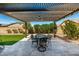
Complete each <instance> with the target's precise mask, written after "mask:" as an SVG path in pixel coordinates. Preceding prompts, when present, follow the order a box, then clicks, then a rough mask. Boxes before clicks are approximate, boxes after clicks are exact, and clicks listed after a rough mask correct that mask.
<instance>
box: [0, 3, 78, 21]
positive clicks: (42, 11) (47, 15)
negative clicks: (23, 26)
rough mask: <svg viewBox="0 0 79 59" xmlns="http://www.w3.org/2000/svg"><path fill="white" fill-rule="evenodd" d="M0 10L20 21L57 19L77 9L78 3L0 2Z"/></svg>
mask: <svg viewBox="0 0 79 59" xmlns="http://www.w3.org/2000/svg"><path fill="white" fill-rule="evenodd" d="M0 11H2V12H1V13H4V14H6V15H8V16H11V17H13V18H16V19H19V20H22V21H57V20H60V19H61V18H65V17H66V16H68V15H72V14H73V13H75V12H76V11H79V4H78V3H15V4H14V3H13V4H10V3H9V4H0Z"/></svg>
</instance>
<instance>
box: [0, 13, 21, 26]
mask: <svg viewBox="0 0 79 59" xmlns="http://www.w3.org/2000/svg"><path fill="white" fill-rule="evenodd" d="M16 22H19V20H16V19H14V18H12V17H9V16H6V15H4V14H0V24H3V25H7V24H11V23H16Z"/></svg>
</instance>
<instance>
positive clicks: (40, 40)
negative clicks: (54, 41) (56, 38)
mask: <svg viewBox="0 0 79 59" xmlns="http://www.w3.org/2000/svg"><path fill="white" fill-rule="evenodd" d="M31 39H32V45H33V44H34V43H36V46H37V49H38V51H40V52H45V51H46V48H47V47H48V43H49V40H50V39H51V36H47V35H42V34H37V35H31Z"/></svg>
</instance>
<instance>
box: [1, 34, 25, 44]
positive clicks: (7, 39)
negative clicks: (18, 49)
mask: <svg viewBox="0 0 79 59" xmlns="http://www.w3.org/2000/svg"><path fill="white" fill-rule="evenodd" d="M23 37H24V35H0V45H12V44H14V43H16V42H17V41H19V40H21V39H22V38H23Z"/></svg>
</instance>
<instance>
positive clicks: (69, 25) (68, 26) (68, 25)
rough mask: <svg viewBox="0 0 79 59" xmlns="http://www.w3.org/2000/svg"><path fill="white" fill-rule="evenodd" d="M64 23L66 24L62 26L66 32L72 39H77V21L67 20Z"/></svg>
mask: <svg viewBox="0 0 79 59" xmlns="http://www.w3.org/2000/svg"><path fill="white" fill-rule="evenodd" d="M64 23H65V25H64V26H62V27H61V28H62V30H63V32H64V34H66V35H67V37H68V38H70V39H77V38H78V35H79V29H78V28H77V26H76V25H75V22H73V21H70V20H67V21H65V22H64Z"/></svg>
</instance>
